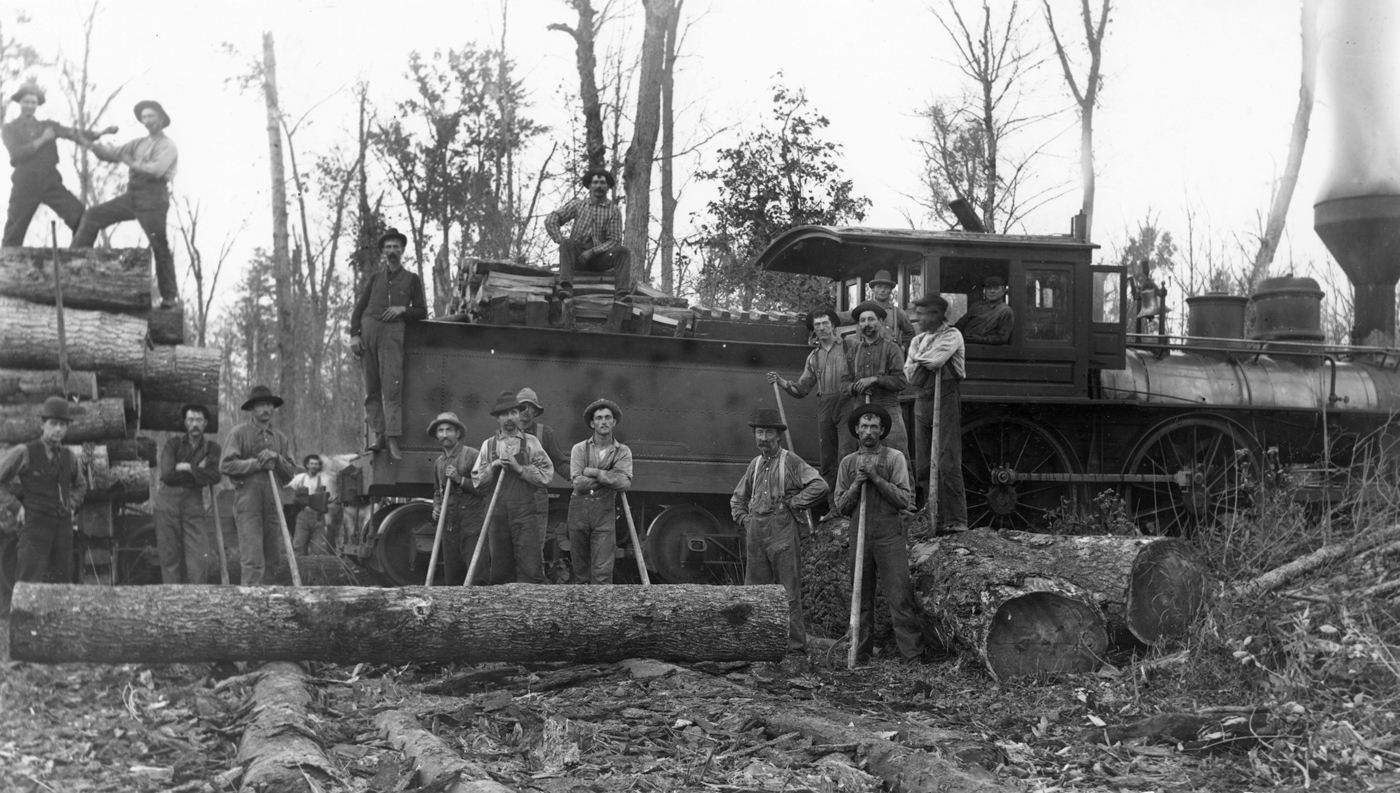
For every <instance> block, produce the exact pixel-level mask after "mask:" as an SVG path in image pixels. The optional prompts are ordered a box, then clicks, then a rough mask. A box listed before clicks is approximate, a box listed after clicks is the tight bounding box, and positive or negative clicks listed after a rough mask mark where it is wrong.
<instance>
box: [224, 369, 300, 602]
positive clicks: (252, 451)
mask: <svg viewBox="0 0 1400 793" xmlns="http://www.w3.org/2000/svg"><path fill="white" fill-rule="evenodd" d="M280 407H282V397H279V396H277V395H276V394H273V393H272V389H271V388H268V387H267V386H265V385H259V386H253V390H252V392H251V393H250V394H248V399H247V400H245V401H244V402H243V410H246V411H248V412H249V413H251V414H252V420H251V421H245V422H244V423H242V424H239V425H238V426H237V427H234V428H233V429H232V430H230V431H229V434H228V437H226V438H225V439H224V442H225V443H226V444H227V446H228V448H226V449H224V456H223V459H222V460H221V461H220V462H219V470H220V471H222V472H223V473H224V474H226V475H228V478H229V479H232V480H233V484H234V487H235V488H237V490H236V491H235V492H234V496H233V522H234V525H236V526H237V527H238V555H239V557H240V562H241V568H242V572H241V574H242V577H241V578H240V579H239V581H240V583H241V584H242V585H243V586H258V585H259V584H262V583H263V582H264V581H265V580H269V579H272V578H275V577H276V576H275V575H274V573H275V571H276V569H277V567H278V566H279V564H280V562H279V560H280V559H281V558H282V554H283V551H282V538H281V536H280V535H281V532H282V521H281V519H280V518H278V517H277V513H278V511H279V510H281V509H282V502H281V498H280V497H279V495H278V494H277V493H276V492H275V491H274V490H273V484H272V481H271V479H270V478H269V477H268V475H267V472H268V471H271V472H273V474H274V475H275V476H276V477H277V483H278V485H285V484H286V483H288V482H290V481H291V480H292V475H293V474H294V473H295V472H296V465H295V463H293V462H292V458H291V457H289V456H288V454H287V450H288V447H289V444H288V441H287V436H286V435H283V434H282V433H281V432H279V431H277V430H276V429H274V428H273V426H272V414H273V412H275V411H276V410H277V408H280Z"/></svg>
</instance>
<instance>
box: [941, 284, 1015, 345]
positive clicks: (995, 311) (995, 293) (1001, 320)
mask: <svg viewBox="0 0 1400 793" xmlns="http://www.w3.org/2000/svg"><path fill="white" fill-rule="evenodd" d="M982 297H983V299H982V300H978V301H975V302H974V303H973V304H972V305H970V306H968V307H967V313H966V314H963V315H962V316H961V317H959V318H958V321H957V322H955V323H953V327H955V328H957V329H958V330H959V331H961V332H962V336H963V340H964V341H968V342H971V343H972V344H1010V343H1011V326H1012V325H1013V324H1014V323H1015V321H1016V312H1014V311H1012V310H1011V306H1008V305H1007V304H1006V300H1005V298H1006V282H1005V281H1003V280H1002V279H1001V276H997V275H992V276H988V277H987V280H985V281H983V282H982Z"/></svg>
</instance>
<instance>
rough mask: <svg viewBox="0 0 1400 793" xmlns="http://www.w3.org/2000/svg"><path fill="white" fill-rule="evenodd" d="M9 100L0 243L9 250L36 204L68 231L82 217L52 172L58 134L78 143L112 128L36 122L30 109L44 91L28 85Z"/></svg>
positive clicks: (55, 169) (21, 234)
mask: <svg viewBox="0 0 1400 793" xmlns="http://www.w3.org/2000/svg"><path fill="white" fill-rule="evenodd" d="M10 101H11V102H15V103H17V104H18V105H19V118H17V119H15V120H14V121H11V122H9V123H8V124H6V125H5V126H4V129H3V138H4V141H5V149H6V150H7V151H8V152H9V153H10V165H11V166H12V167H13V168H14V169H15V170H14V173H13V174H11V175H10V211H9V214H8V215H6V216H5V236H4V239H3V240H0V245H3V246H4V247H6V248H15V247H18V246H20V245H23V244H24V234H25V232H27V231H28V230H29V221H31V220H33V219H34V212H35V211H36V210H38V209H39V205H40V204H43V205H44V206H46V207H48V208H49V209H52V210H53V211H54V214H56V215H58V217H59V218H60V219H61V220H62V221H63V222H64V223H65V224H67V226H68V229H69V230H70V231H73V232H75V233H76V232H77V230H78V223H79V222H80V221H81V220H82V219H83V202H82V201H79V200H78V197H77V196H75V195H73V194H72V193H71V192H69V191H68V188H66V187H64V186H63V177H62V176H60V175H59V173H58V143H57V142H56V141H57V140H58V139H59V138H63V139H65V140H71V141H74V142H75V143H79V144H81V143H83V142H85V141H87V140H96V139H97V138H100V137H102V136H103V135H107V134H110V133H112V132H116V131H117V128H116V127H108V128H106V129H104V130H101V131H99V132H91V131H87V130H78V129H70V128H68V127H65V126H63V125H61V124H59V123H58V122H56V121H40V120H38V119H37V118H35V117H34V113H35V111H36V110H38V108H39V105H42V104H44V101H45V97H44V89H42V88H40V87H39V86H37V85H35V84H34V83H25V84H24V85H21V86H20V87H19V90H18V91H15V93H14V95H13V96H11V97H10Z"/></svg>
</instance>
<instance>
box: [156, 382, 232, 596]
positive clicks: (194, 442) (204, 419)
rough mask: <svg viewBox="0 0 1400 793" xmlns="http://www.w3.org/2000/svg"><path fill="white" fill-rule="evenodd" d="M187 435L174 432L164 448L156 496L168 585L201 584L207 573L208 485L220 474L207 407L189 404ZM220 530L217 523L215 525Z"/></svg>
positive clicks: (158, 546) (162, 567)
mask: <svg viewBox="0 0 1400 793" xmlns="http://www.w3.org/2000/svg"><path fill="white" fill-rule="evenodd" d="M180 415H182V416H184V417H185V432H184V434H183V435H174V436H171V438H170V439H169V440H167V441H166V442H165V446H164V447H162V449H161V452H160V484H161V487H160V493H159V494H158V495H157V496H156V503H155V507H156V509H155V513H156V514H155V518H156V550H157V551H158V552H159V553H160V578H161V582H162V583H166V584H203V583H204V582H205V579H206V577H207V576H208V572H209V527H210V524H211V523H212V521H210V519H209V507H208V500H207V498H206V496H208V495H210V493H209V490H208V488H210V487H213V486H215V485H217V484H219V482H221V481H222V480H223V478H224V475H223V474H221V473H219V457H220V454H219V444H217V443H215V442H214V441H213V440H212V439H210V438H206V437H205V435H204V428H205V427H207V426H208V425H209V409H208V408H206V407H204V406H203V405H197V404H190V405H185V406H184V407H182V408H181V409H180ZM216 530H217V527H216Z"/></svg>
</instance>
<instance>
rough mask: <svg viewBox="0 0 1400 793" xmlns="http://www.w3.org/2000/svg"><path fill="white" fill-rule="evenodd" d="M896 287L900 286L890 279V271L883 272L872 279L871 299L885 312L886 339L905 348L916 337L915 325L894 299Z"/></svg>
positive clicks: (882, 321) (883, 323)
mask: <svg viewBox="0 0 1400 793" xmlns="http://www.w3.org/2000/svg"><path fill="white" fill-rule="evenodd" d="M896 286H899V284H897V283H895V280H894V279H893V278H891V277H890V271H889V270H881V271H879V272H877V273H875V277H874V278H871V279H870V299H871V301H873V302H874V303H875V304H876V305H878V306H879V307H880V308H883V309H884V310H885V318H884V319H883V320H881V324H882V325H884V334H885V338H887V339H889V340H890V341H892V342H894V343H895V344H898V345H900V346H901V347H903V346H904V345H905V344H908V343H909V340H910V339H911V338H913V337H914V323H912V322H910V321H909V314H908V313H907V312H906V311H905V310H904V309H902V308H900V306H899V303H898V302H896V301H895V299H894V288H895V287H896Z"/></svg>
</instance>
